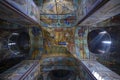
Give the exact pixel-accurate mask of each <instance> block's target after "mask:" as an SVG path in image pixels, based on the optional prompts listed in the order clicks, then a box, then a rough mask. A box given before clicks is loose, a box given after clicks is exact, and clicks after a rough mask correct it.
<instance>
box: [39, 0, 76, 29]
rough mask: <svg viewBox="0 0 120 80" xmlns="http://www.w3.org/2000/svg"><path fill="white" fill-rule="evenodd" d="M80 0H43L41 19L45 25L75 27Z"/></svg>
mask: <svg viewBox="0 0 120 80" xmlns="http://www.w3.org/2000/svg"><path fill="white" fill-rule="evenodd" d="M77 5H78V0H43V1H42V0H41V6H40V20H41V25H42V26H43V27H73V26H74V25H75V24H76V21H77V19H76V13H75V12H76V11H77Z"/></svg>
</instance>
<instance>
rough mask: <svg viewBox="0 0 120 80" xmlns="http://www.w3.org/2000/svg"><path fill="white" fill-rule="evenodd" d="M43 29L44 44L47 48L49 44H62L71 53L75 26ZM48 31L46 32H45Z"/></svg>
mask: <svg viewBox="0 0 120 80" xmlns="http://www.w3.org/2000/svg"><path fill="white" fill-rule="evenodd" d="M45 30H46V31H44V33H43V35H44V44H45V47H46V49H47V50H48V49H49V47H51V46H54V45H55V46H56V45H57V46H64V47H67V49H68V50H69V51H70V52H71V53H73V54H74V53H75V49H74V30H75V28H46V29H45ZM47 31H48V32H47Z"/></svg>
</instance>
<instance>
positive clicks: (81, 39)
mask: <svg viewBox="0 0 120 80" xmlns="http://www.w3.org/2000/svg"><path fill="white" fill-rule="evenodd" d="M87 34H88V29H87V28H86V27H78V28H76V32H75V49H76V56H77V58H79V59H87V58H89V50H88V46H87Z"/></svg>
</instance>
